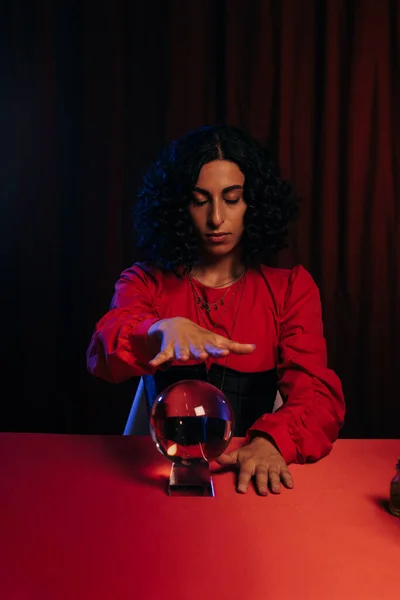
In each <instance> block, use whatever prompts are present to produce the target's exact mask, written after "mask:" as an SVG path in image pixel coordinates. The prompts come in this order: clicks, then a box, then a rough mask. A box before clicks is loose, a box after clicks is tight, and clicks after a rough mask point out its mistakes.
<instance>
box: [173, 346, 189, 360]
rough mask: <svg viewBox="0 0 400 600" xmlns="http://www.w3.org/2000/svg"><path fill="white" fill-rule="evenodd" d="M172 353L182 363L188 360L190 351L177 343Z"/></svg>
mask: <svg viewBox="0 0 400 600" xmlns="http://www.w3.org/2000/svg"><path fill="white" fill-rule="evenodd" d="M174 353H175V357H176V358H177V359H178V360H183V361H186V360H189V357H190V351H189V348H188V346H187V345H186V344H180V343H178V342H177V343H176V344H175V348H174Z"/></svg>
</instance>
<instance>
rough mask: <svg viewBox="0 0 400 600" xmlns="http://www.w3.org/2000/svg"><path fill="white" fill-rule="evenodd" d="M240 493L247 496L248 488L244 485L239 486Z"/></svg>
mask: <svg viewBox="0 0 400 600" xmlns="http://www.w3.org/2000/svg"><path fill="white" fill-rule="evenodd" d="M238 492H239V493H240V494H245V493H246V488H245V487H244V485H239V487H238Z"/></svg>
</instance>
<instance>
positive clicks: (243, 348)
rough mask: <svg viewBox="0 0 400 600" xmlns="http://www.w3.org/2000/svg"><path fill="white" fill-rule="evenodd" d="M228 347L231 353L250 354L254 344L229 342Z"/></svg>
mask: <svg viewBox="0 0 400 600" xmlns="http://www.w3.org/2000/svg"><path fill="white" fill-rule="evenodd" d="M228 347H229V350H230V352H232V353H233V354H251V353H252V352H254V350H255V349H256V345H255V344H240V343H239V342H230V343H229V346H228Z"/></svg>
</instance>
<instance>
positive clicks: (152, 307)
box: [87, 265, 160, 383]
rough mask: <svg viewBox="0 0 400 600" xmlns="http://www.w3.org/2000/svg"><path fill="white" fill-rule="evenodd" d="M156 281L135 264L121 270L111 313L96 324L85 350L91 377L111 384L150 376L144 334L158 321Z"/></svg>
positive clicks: (152, 370) (148, 355)
mask: <svg viewBox="0 0 400 600" xmlns="http://www.w3.org/2000/svg"><path fill="white" fill-rule="evenodd" d="M156 298H157V278H156V277H154V276H153V275H152V274H151V273H149V272H147V271H146V270H145V269H144V268H143V267H141V266H139V265H133V267H131V268H130V269H127V270H126V271H124V272H123V273H122V275H121V278H120V279H119V281H118V282H117V283H116V285H115V294H114V296H113V299H112V302H111V310H109V312H107V313H106V314H105V315H104V317H103V318H102V319H101V320H100V321H99V322H98V323H97V325H96V328H95V331H94V333H93V336H92V339H91V341H90V345H89V348H88V351H87V367H88V370H89V372H90V373H92V375H95V376H96V377H101V378H102V379H105V380H107V381H110V382H111V383H119V382H121V381H125V380H126V379H129V378H130V377H134V376H141V375H144V374H146V373H150V374H151V373H153V372H154V369H153V368H152V367H150V365H149V364H148V363H149V360H151V359H152V358H153V357H152V356H151V355H150V353H149V350H148V347H147V332H148V330H149V328H150V327H151V325H152V324H153V323H155V322H156V321H159V320H160V316H159V314H158V312H157V300H156Z"/></svg>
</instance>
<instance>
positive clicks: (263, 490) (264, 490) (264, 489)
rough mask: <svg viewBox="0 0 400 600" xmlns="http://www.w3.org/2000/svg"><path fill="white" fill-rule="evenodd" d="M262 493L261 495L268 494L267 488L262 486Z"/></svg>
mask: <svg viewBox="0 0 400 600" xmlns="http://www.w3.org/2000/svg"><path fill="white" fill-rule="evenodd" d="M260 494H261V496H266V495H267V494H268V490H267V488H261V489H260Z"/></svg>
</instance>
